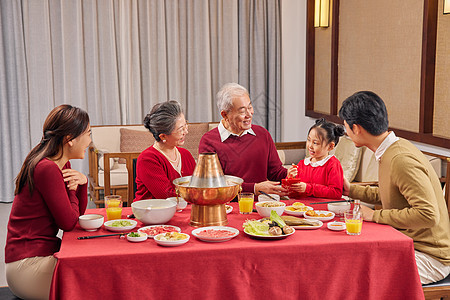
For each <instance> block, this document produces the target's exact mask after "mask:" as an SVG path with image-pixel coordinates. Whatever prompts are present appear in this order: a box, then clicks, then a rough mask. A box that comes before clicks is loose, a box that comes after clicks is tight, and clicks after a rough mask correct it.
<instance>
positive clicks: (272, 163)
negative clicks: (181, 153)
mask: <svg viewBox="0 0 450 300" xmlns="http://www.w3.org/2000/svg"><path fill="white" fill-rule="evenodd" d="M252 129H253V131H254V132H255V134H256V136H255V135H252V134H245V135H242V136H239V137H238V136H235V135H231V136H230V137H229V138H227V139H226V140H225V141H223V142H222V141H221V140H220V134H219V130H218V129H217V128H214V129H212V130H210V131H209V132H207V133H205V134H204V135H203V137H202V139H201V140H200V144H199V153H204V152H216V153H217V155H218V157H219V160H220V164H221V166H222V169H223V172H224V174H225V175H232V176H237V177H240V178H242V179H244V183H243V184H242V190H243V191H244V192H251V193H253V192H254V186H255V183H259V182H262V181H266V180H273V181H280V180H281V179H282V178H285V177H286V174H287V169H286V168H284V167H283V165H282V163H281V161H280V158H279V156H278V153H277V149H276V148H275V143H274V142H273V140H272V137H271V136H270V133H269V132H268V131H267V130H266V129H265V128H263V127H261V126H258V125H252Z"/></svg>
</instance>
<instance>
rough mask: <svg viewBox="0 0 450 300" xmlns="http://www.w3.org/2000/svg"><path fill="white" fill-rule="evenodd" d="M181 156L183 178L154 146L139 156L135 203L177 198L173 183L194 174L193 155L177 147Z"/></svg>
mask: <svg viewBox="0 0 450 300" xmlns="http://www.w3.org/2000/svg"><path fill="white" fill-rule="evenodd" d="M177 148H178V150H179V151H180V155H181V176H180V174H179V173H178V172H177V171H176V170H175V169H174V168H173V166H172V164H171V163H170V162H169V160H168V159H167V158H166V157H165V156H164V155H163V154H162V153H160V152H159V151H158V150H157V149H155V148H154V147H153V146H150V147H148V148H147V149H145V150H144V151H142V153H141V154H140V155H139V157H138V159H137V163H136V186H137V191H136V197H135V199H134V201H137V200H143V199H153V198H156V199H166V198H168V197H175V196H176V193H175V186H174V184H173V183H172V181H173V180H174V179H176V178H179V177H184V176H190V175H192V173H194V169H195V160H194V158H193V157H192V154H191V153H190V152H189V151H188V150H186V149H184V148H179V147H177Z"/></svg>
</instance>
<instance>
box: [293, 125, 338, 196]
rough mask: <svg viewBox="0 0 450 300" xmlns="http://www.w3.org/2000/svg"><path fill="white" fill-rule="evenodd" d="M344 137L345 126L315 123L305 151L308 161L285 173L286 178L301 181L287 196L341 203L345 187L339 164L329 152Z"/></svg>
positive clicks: (310, 130) (295, 184)
mask: <svg viewBox="0 0 450 300" xmlns="http://www.w3.org/2000/svg"><path fill="white" fill-rule="evenodd" d="M344 133H345V130H344V126H342V125H336V124H334V123H330V122H327V121H326V120H325V119H323V118H322V119H320V120H317V121H316V123H315V124H314V125H313V126H312V127H311V128H310V129H309V132H308V139H307V141H306V151H308V153H309V157H306V158H305V159H303V160H301V161H300V162H299V163H298V165H297V166H295V165H293V166H292V167H290V168H289V170H288V178H300V180H301V182H299V183H293V184H292V185H291V186H290V191H291V193H290V195H289V196H291V197H294V198H299V197H309V196H312V197H318V198H331V199H340V198H341V197H342V189H343V184H344V173H343V170H342V166H341V163H340V162H339V160H338V159H337V158H336V157H335V156H334V155H330V154H329V152H330V151H331V150H333V149H334V147H335V146H336V145H337V143H338V142H339V137H341V136H343V135H344Z"/></svg>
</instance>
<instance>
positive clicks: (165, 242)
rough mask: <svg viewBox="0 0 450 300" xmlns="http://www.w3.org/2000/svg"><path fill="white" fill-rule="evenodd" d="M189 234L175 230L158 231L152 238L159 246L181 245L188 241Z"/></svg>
mask: <svg viewBox="0 0 450 300" xmlns="http://www.w3.org/2000/svg"><path fill="white" fill-rule="evenodd" d="M189 238H190V235H189V234H186V233H180V232H176V231H172V232H166V233H160V234H158V235H156V236H155V237H154V238H153V239H154V240H155V242H156V243H157V244H158V245H161V246H169V247H174V246H181V245H183V244H186V243H187V242H188V241H189Z"/></svg>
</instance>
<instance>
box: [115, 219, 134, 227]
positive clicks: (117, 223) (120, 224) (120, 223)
mask: <svg viewBox="0 0 450 300" xmlns="http://www.w3.org/2000/svg"><path fill="white" fill-rule="evenodd" d="M131 225H133V224H132V223H131V222H130V221H127V220H120V221H114V222H113V223H112V224H111V227H126V226H131Z"/></svg>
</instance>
